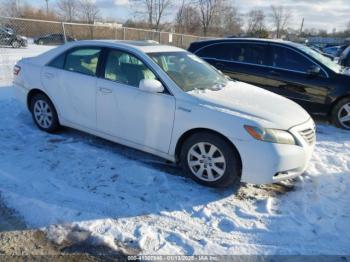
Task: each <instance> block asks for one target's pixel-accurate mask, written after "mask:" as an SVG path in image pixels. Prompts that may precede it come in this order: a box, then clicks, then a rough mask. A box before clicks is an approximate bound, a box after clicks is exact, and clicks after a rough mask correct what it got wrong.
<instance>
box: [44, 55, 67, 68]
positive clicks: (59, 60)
mask: <svg viewBox="0 0 350 262" xmlns="http://www.w3.org/2000/svg"><path fill="white" fill-rule="evenodd" d="M64 58H65V54H61V55H59V56H57V57H56V58H55V59H54V60H52V61H51V62H50V63H49V64H48V66H51V67H55V68H59V69H63V67H64Z"/></svg>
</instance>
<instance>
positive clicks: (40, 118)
mask: <svg viewBox="0 0 350 262" xmlns="http://www.w3.org/2000/svg"><path fill="white" fill-rule="evenodd" d="M33 113H34V118H35V121H36V122H37V124H38V125H39V126H40V127H42V128H44V129H47V128H50V126H51V125H52V121H53V114H52V110H51V108H50V106H49V104H48V103H47V102H46V101H44V100H37V101H36V102H35V104H34V108H33Z"/></svg>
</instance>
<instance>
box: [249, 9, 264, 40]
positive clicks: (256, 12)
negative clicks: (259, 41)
mask: <svg viewBox="0 0 350 262" xmlns="http://www.w3.org/2000/svg"><path fill="white" fill-rule="evenodd" d="M262 30H265V14H264V11H262V10H260V9H253V10H251V11H250V12H249V13H248V21H247V33H248V34H249V35H255V34H256V32H259V31H262Z"/></svg>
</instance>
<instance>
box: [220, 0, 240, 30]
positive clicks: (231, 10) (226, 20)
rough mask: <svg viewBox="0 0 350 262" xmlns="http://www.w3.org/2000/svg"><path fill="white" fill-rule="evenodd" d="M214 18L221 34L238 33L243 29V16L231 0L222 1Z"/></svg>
mask: <svg viewBox="0 0 350 262" xmlns="http://www.w3.org/2000/svg"><path fill="white" fill-rule="evenodd" d="M214 17H215V18H214V19H213V27H215V28H218V30H216V32H217V33H219V34H221V35H238V34H239V33H240V32H241V31H242V18H241V15H240V13H239V12H238V9H237V8H236V7H235V6H233V4H232V2H230V1H221V3H220V5H219V6H218V12H216V14H215V16H214Z"/></svg>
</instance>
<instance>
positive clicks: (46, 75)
mask: <svg viewBox="0 0 350 262" xmlns="http://www.w3.org/2000/svg"><path fill="white" fill-rule="evenodd" d="M45 77H46V78H48V79H52V78H54V77H55V75H54V74H52V73H48V72H46V73H45Z"/></svg>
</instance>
